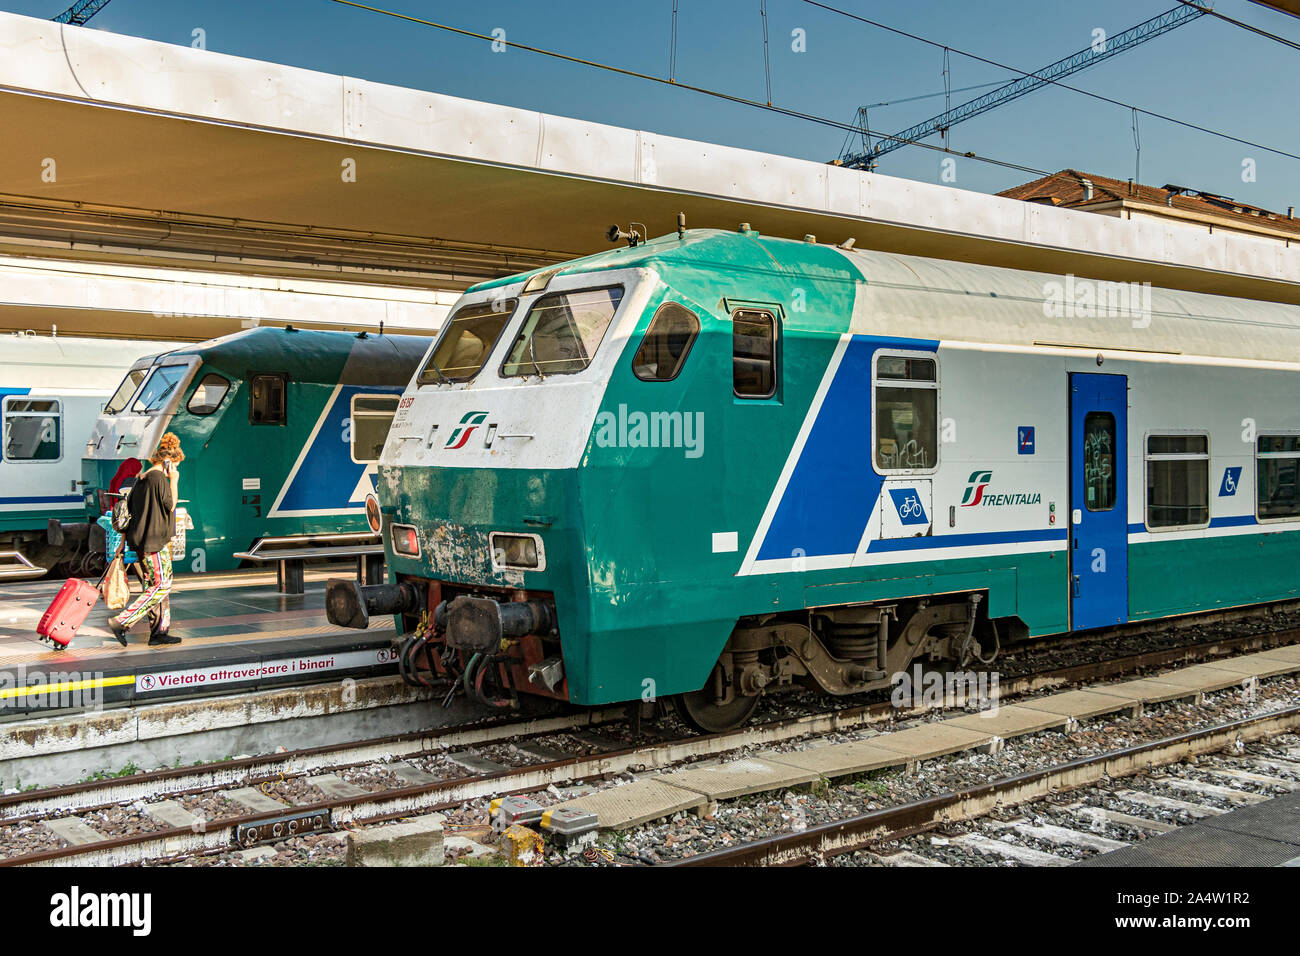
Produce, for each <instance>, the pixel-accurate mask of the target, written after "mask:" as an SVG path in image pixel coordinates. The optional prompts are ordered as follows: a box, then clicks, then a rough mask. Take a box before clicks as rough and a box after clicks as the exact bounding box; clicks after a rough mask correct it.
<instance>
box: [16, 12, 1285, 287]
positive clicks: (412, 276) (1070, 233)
mask: <svg viewBox="0 0 1300 956" xmlns="http://www.w3.org/2000/svg"><path fill="white" fill-rule="evenodd" d="M0 128H2V129H4V130H5V131H6V136H5V142H6V145H5V148H4V149H3V150H0V253H9V254H23V255H31V254H32V253H33V252H35V251H40V252H41V254H43V255H50V256H54V255H57V256H61V257H64V258H77V259H81V260H83V261H90V262H93V261H98V260H108V261H112V262H115V263H119V264H120V263H141V264H142V263H148V264H153V265H159V264H160V263H165V262H167V261H176V262H178V263H183V265H184V267H185V268H187V269H220V270H224V271H226V272H234V273H241V272H242V273H257V274H259V275H291V276H300V277H301V276H317V277H321V276H324V275H328V276H330V277H332V278H335V279H338V280H344V281H347V280H356V281H363V282H366V283H371V284H386V285H390V286H401V285H407V286H419V287H423V288H426V289H429V288H433V289H446V290H455V289H460V288H463V287H464V286H465V285H467V284H469V283H471V282H473V281H476V280H478V279H481V278H484V277H488V276H495V275H500V274H504V273H509V272H514V271H519V270H521V269H526V268H530V267H533V266H536V265H538V264H540V263H545V262H550V261H554V260H558V259H562V258H567V257H571V256H574V255H579V254H584V253H588V252H591V251H595V250H599V249H602V248H607V241H606V239H605V238H604V234H605V231H606V229H607V228H608V227H609V226H610V225H611V224H613V223H618V224H621V225H623V226H624V227H626V226H627V225H628V224H629V223H630V222H632V221H637V222H639V223H644V224H645V225H646V227H647V230H648V232H649V233H650V234H651V235H656V234H662V233H667V232H670V231H672V230H673V229H674V228H675V227H676V217H677V213H678V212H679V211H680V212H684V213H685V214H686V217H687V222H688V224H689V225H690V226H716V227H723V228H735V227H736V226H737V225H738V224H739V223H740V222H742V221H743V222H749V223H752V224H753V227H754V228H755V229H757V230H759V231H760V232H763V233H765V234H774V235H782V236H790V237H795V238H800V237H803V236H804V235H806V234H812V235H815V236H816V237H817V240H818V241H822V242H841V241H843V240H845V239H847V238H849V237H854V238H855V239H856V242H857V244H858V246H859V247H862V248H878V249H888V250H897V251H902V252H907V253H913V254H918V255H927V256H936V257H940V258H951V259H960V260H966V261H972V262H985V263H990V264H996V265H1006V266H1015V267H1019V268H1028V269H1035V270H1041V271H1048V272H1057V273H1074V274H1076V275H1088V276H1093V277H1097V278H1106V279H1117V280H1130V281H1150V282H1152V283H1154V284H1156V285H1164V286H1169V287H1174V288H1184V289H1192V290H1197V291H1204V292H1213V293H1221V294H1234V295H1242V296H1248V297H1256V298H1265V299H1276V300H1279V301H1288V302H1300V250H1298V249H1297V248H1296V245H1295V244H1287V243H1285V242H1279V241H1277V240H1274V239H1269V238H1266V237H1259V236H1250V235H1244V234H1233V233H1230V232H1225V231H1221V230H1217V229H1216V230H1214V231H1213V232H1212V233H1210V232H1207V231H1206V230H1204V229H1195V228H1188V227H1186V226H1182V225H1179V224H1176V223H1164V222H1159V221H1139V220H1128V221H1126V220H1121V219H1115V218H1109V217H1106V216H1101V215H1096V214H1092V213H1088V212H1076V211H1069V210H1063V209H1057V208H1051V207H1048V206H1042V205H1036V204H1031V203H1026V202H1022V201H1019V200H1013V199H1003V198H998V197H994V196H988V195H984V194H982V193H974V192H968V191H964V190H960V189H955V188H951V187H947V186H940V185H931V184H926V183H919V182H913V181H910V180H905V179H898V178H894V177H889V176H883V175H880V174H878V173H866V172H861V171H857V170H849V169H843V168H839V167H835V166H829V165H825V164H822V163H818V162H811V161H806V160H799V159H792V158H788V157H783V156H777V155H772V154H766V153H760V152H753V151H748V150H743V149H736V148H731V147H725V146H717V145H712V144H708V143H703V142H694V141H689V140H684V139H678V138H674V137H671V136H664V135H661V134H658V133H650V132H645V131H639V130H633V129H623V128H618V127H613V126H606V125H602V124H598V123H589V122H585V121H582V120H576V119H569V118H565V117H560V116H551V115H546V114H541V113H537V112H531V111H528V110H520V109H513V108H510V107H506V106H498V105H493V104H490V103H481V102H476V101H472V100H466V99H460V98H456V97H450V96H444V95H440V94H437V93H430V92H424V91H420V90H411V89H403V88H399V87H393V86H385V85H382V84H378V83H372V82H368V81H366V80H361V79H354V78H351V77H343V76H337V75H331V74H326V73H318V72H313V71H310V70H303V69H297V68H291V67H287V66H281V65H278V64H274V63H265V62H260V61H256V60H249V59H242V58H239V57H234V56H228V55H224V54H219V53H213V52H208V51H202V50H194V49H191V48H189V47H181V46H172V45H168V44H163V43H158V42H154V41H151V40H142V39H138V38H134V37H127V36H119V35H115V34H110V33H105V32H102V31H99V30H87V29H84V28H78V27H70V26H62V25H59V24H55V23H49V22H46V21H43V20H36V19H32V18H28V17H21V16H16V15H12V14H0ZM353 171H354V172H355V181H348V180H349V179H351V178H352V173H353Z"/></svg>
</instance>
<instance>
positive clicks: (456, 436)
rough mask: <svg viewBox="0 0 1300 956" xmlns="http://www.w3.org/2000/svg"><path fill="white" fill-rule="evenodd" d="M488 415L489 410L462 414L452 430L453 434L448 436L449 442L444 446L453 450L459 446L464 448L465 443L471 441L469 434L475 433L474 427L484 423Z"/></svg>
mask: <svg viewBox="0 0 1300 956" xmlns="http://www.w3.org/2000/svg"><path fill="white" fill-rule="evenodd" d="M487 416H488V413H487V412H466V413H465V414H464V415H462V416H461V419H460V422H459V423H457V425H456V427H455V428H453V429H452V430H451V434H450V435H448V436H447V444H445V445H444V446H443V447H444V448H450V449H451V450H452V451H455V450H456V449H457V448H464V447H465V443H466V442H467V441H469V436H470V435H472V434H474V429H476V428H478V427H479V426H480V425H482V424H483V422H484V421H486V419H487Z"/></svg>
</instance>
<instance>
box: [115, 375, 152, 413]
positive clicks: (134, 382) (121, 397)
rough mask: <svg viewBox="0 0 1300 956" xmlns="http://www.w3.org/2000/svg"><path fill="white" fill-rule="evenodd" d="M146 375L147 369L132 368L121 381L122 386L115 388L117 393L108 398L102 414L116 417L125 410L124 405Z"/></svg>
mask: <svg viewBox="0 0 1300 956" xmlns="http://www.w3.org/2000/svg"><path fill="white" fill-rule="evenodd" d="M148 374H149V369H148V368H147V367H146V368H133V369H131V371H129V372H127V373H126V378H124V379H122V384H121V385H119V386H118V387H117V391H116V392H114V393H113V397H112V398H110V399H109V400H108V404H107V405H105V406H104V414H105V415H116V414H117V413H118V412H120V411H121V410H122V409H124V408H126V403H127V402H129V401H130V400H131V396H132V395H134V394H135V390H136V389H137V388H139V387H140V383H141V382H143V381H144V377H145V376H146V375H148Z"/></svg>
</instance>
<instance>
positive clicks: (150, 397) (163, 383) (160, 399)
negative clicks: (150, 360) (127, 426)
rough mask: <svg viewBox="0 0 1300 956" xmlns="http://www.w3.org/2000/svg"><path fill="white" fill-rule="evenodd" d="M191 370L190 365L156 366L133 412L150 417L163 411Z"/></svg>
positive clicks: (132, 408) (132, 407) (141, 391)
mask: <svg viewBox="0 0 1300 956" xmlns="http://www.w3.org/2000/svg"><path fill="white" fill-rule="evenodd" d="M189 370H190V367H189V366H188V365H158V366H155V367H154V370H153V372H152V373H151V374H150V375H149V380H148V381H147V382H145V384H144V388H142V389H141V390H140V397H139V398H137V399H136V400H135V404H134V405H132V406H131V411H133V412H136V413H137V414H142V415H149V414H152V413H153V412H156V411H159V410H161V409H162V408H163V406H164V405H166V404H167V400H168V399H169V398H171V397H172V396H173V395H175V394H176V391H177V389H178V388H179V387H180V384H181V381H182V380H183V379H184V378H185V373H186V372H188V371H189Z"/></svg>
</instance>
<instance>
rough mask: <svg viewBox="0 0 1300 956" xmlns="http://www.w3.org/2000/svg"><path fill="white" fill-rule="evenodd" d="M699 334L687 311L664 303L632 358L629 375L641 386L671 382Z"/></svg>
mask: <svg viewBox="0 0 1300 956" xmlns="http://www.w3.org/2000/svg"><path fill="white" fill-rule="evenodd" d="M699 333H700V320H699V318H698V317H697V316H696V315H695V313H694V312H692V311H691V310H690V309H688V308H686V307H685V306H682V305H678V304H677V303H676V302H665V303H664V304H663V305H661V306H659V309H658V310H657V311H656V312H655V317H654V318H653V319H651V320H650V327H649V328H648V329H646V332H645V338H643V339H642V340H641V345H640V347H639V348H637V350H636V355H635V356H633V358H632V371H633V372H634V373H635V374H636V377H637V378H639V379H641V381H643V382H671V381H672V380H673V379H675V378H676V377H677V375H678V373H680V372H681V370H682V366H684V365H685V364H686V356H687V354H688V353H689V352H690V351H691V346H692V345H694V344H695V337H696V336H697V335H699Z"/></svg>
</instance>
